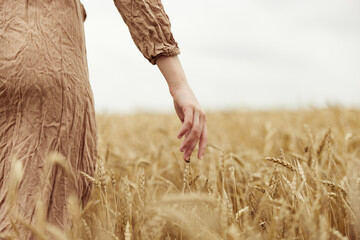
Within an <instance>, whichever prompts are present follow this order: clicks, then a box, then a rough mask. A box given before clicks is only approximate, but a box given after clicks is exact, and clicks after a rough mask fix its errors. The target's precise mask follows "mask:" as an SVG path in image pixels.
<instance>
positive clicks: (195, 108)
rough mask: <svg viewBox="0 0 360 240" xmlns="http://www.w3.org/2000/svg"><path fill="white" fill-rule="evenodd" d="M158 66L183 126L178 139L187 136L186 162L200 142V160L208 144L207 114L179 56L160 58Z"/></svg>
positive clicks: (183, 147)
mask: <svg viewBox="0 0 360 240" xmlns="http://www.w3.org/2000/svg"><path fill="white" fill-rule="evenodd" d="M156 65H157V66H158V68H159V70H160V71H161V73H162V75H163V76H164V78H165V79H166V82H167V83H168V85H169V91H170V94H171V96H172V97H173V101H174V107H175V110H176V114H177V115H178V117H179V119H180V121H181V122H182V126H181V128H180V132H179V134H178V138H179V139H180V138H182V137H183V136H184V135H185V139H184V141H183V143H182V144H181V146H180V151H181V152H184V156H183V158H184V160H190V156H191V154H192V152H193V150H194V148H195V147H196V145H197V143H198V142H199V150H198V158H200V159H201V158H202V157H203V156H204V152H205V148H206V143H207V128H206V114H205V112H204V111H203V110H202V108H201V106H200V104H199V102H198V100H197V99H196V97H195V95H194V93H193V91H192V90H191V88H190V86H189V84H188V82H187V80H186V76H185V73H184V70H183V68H182V66H181V63H180V59H179V58H178V56H177V55H176V56H160V57H159V58H158V59H157V61H156Z"/></svg>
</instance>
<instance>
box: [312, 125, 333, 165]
mask: <svg viewBox="0 0 360 240" xmlns="http://www.w3.org/2000/svg"><path fill="white" fill-rule="evenodd" d="M330 135H331V128H329V129H328V130H327V131H326V133H325V135H324V137H323V138H322V140H321V142H320V144H319V146H318V148H317V150H316V154H317V158H318V159H319V160H320V155H321V153H322V151H323V149H324V146H325V144H326V141H327V140H328V138H329V136H330Z"/></svg>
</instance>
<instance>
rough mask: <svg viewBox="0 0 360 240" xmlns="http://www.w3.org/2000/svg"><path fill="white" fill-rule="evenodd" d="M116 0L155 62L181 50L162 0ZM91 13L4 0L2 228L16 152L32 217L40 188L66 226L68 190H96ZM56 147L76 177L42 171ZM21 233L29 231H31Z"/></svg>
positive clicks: (83, 195) (22, 198)
mask: <svg viewBox="0 0 360 240" xmlns="http://www.w3.org/2000/svg"><path fill="white" fill-rule="evenodd" d="M109 1H110V0H109ZM114 3H115V6H116V7H117V9H118V11H119V13H120V14H121V16H122V18H123V20H124V21H125V23H126V24H127V26H128V28H129V31H130V33H131V37H132V38H133V40H134V43H135V44H136V46H137V47H138V49H139V50H140V51H141V53H142V54H143V55H144V57H145V58H146V59H147V60H148V61H149V62H150V63H151V64H153V65H155V64H156V60H157V58H158V57H159V56H161V55H167V56H171V55H177V54H179V53H180V50H179V48H178V44H177V42H176V41H175V40H174V38H173V35H172V33H171V29H170V27H171V26H170V20H169V18H168V16H167V14H166V13H165V11H164V8H163V5H162V3H161V1H160V0H114ZM89 17H91V16H89ZM85 19H86V11H85V9H84V7H83V5H82V4H81V2H80V0H56V1H54V0H0V233H1V232H4V231H6V230H9V229H11V224H10V221H9V216H8V206H7V203H6V201H5V199H6V197H7V195H8V188H9V173H10V166H11V165H10V163H11V161H10V159H11V157H13V156H16V158H17V159H19V160H20V161H21V163H22V166H23V167H24V175H23V177H22V179H21V181H20V184H19V186H18V187H17V198H16V204H17V209H18V212H19V214H20V215H22V216H23V217H24V218H25V219H26V221H27V222H29V223H32V222H33V221H34V213H35V210H36V202H35V201H36V197H35V196H37V194H38V193H39V191H41V192H42V194H43V195H42V200H43V202H44V204H45V207H46V209H47V219H48V221H49V222H51V223H53V224H55V225H57V226H59V227H61V228H62V227H63V226H64V223H65V222H66V221H67V220H66V219H67V210H66V198H67V197H68V196H70V194H75V195H76V196H78V198H79V200H80V201H81V202H82V204H83V206H85V204H86V203H87V202H88V200H89V197H90V195H91V192H92V185H91V184H89V183H88V182H87V181H86V180H85V179H84V178H83V177H82V176H81V175H80V171H84V172H86V173H87V174H88V175H90V176H93V175H94V171H95V168H96V160H97V149H96V144H97V132H96V122H95V112H94V100H93V93H92V90H91V87H90V84H89V74H88V65H87V56H86V46H85V36H84V23H83V22H84V21H85ZM109 24H111V25H113V26H111V27H112V28H113V29H114V31H121V29H119V27H118V24H116V23H109ZM105 42H106V41H105ZM94 81H97V79H94ZM52 151H58V152H60V153H61V154H63V155H64V156H65V157H66V159H67V161H68V163H69V165H70V166H71V172H72V173H73V174H74V176H75V178H73V179H71V178H68V177H67V176H66V175H65V174H64V171H63V169H62V168H61V167H59V166H58V165H54V166H53V167H52V169H51V170H50V173H49V174H48V175H47V176H43V175H42V169H43V168H44V166H45V161H46V160H47V159H48V158H47V154H48V153H49V152H52ZM41 178H44V179H45V183H46V184H45V186H40V185H41V184H40V183H41ZM22 234H24V235H23V239H31V236H30V233H27V232H23V233H22Z"/></svg>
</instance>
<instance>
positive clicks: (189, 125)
mask: <svg viewBox="0 0 360 240" xmlns="http://www.w3.org/2000/svg"><path fill="white" fill-rule="evenodd" d="M185 127H186V128H190V127H191V122H190V120H187V121H185Z"/></svg>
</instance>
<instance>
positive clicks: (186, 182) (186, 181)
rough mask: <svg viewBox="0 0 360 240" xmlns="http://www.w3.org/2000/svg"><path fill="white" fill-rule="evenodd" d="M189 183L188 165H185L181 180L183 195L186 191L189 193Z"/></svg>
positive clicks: (189, 171)
mask: <svg viewBox="0 0 360 240" xmlns="http://www.w3.org/2000/svg"><path fill="white" fill-rule="evenodd" d="M190 181H191V168H190V163H186V164H185V169H184V179H183V193H185V192H187V189H188V190H189V191H191V189H190V186H189V182H190Z"/></svg>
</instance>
